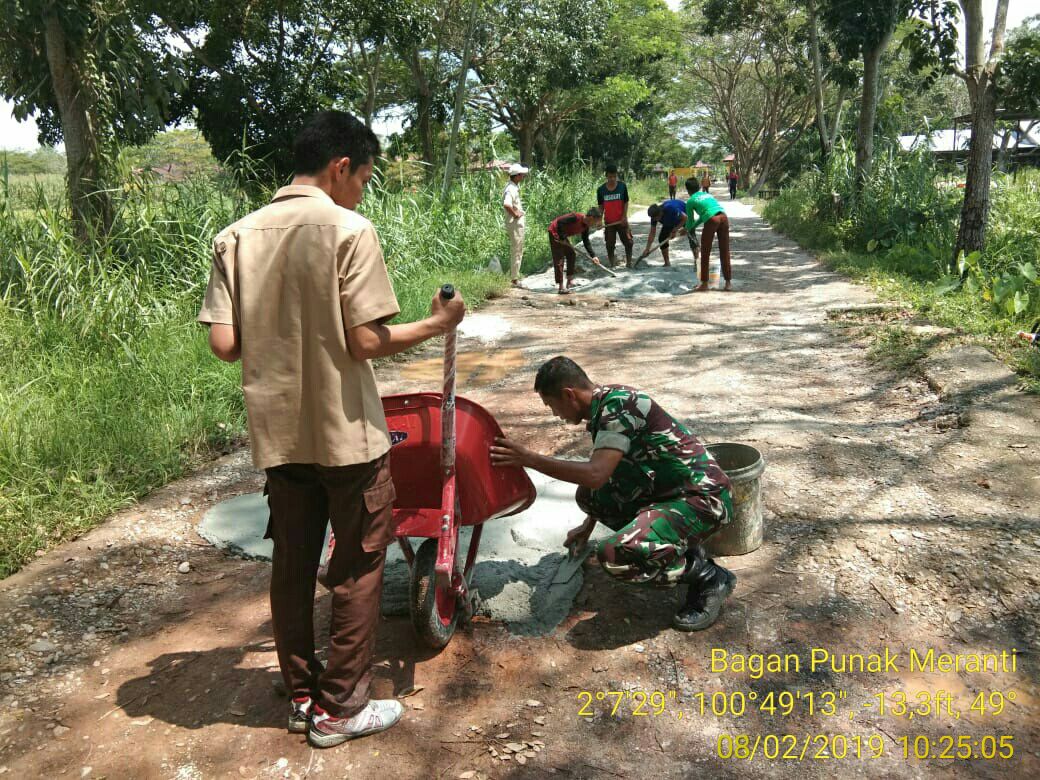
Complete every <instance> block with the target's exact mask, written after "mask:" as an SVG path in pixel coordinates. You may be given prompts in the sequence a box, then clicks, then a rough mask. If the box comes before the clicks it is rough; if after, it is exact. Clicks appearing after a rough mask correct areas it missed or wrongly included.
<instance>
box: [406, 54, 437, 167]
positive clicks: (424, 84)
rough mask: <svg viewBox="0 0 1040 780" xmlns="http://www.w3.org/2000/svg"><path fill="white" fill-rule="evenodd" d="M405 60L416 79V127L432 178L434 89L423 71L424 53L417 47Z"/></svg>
mask: <svg viewBox="0 0 1040 780" xmlns="http://www.w3.org/2000/svg"><path fill="white" fill-rule="evenodd" d="M405 61H406V62H407V63H408V68H409V70H411V72H412V79H413V80H414V81H415V112H416V114H417V117H416V128H417V129H418V131H419V144H420V146H422V155H423V162H425V163H426V178H427V179H428V180H429V179H432V178H433V173H434V170H435V168H436V163H437V159H436V151H435V149H434V145H433V121H432V116H431V114H432V112H433V90H432V88H431V87H430V80H429V79H428V78H426V73H424V72H423V66H422V55H421V54H420V53H419V51H418V50H417V49H410V50H408V52H407V56H406V58H405Z"/></svg>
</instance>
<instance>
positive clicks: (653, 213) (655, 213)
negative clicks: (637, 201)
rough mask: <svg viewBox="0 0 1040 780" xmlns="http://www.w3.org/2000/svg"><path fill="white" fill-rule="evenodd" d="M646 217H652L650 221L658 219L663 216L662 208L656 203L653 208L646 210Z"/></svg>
mask: <svg viewBox="0 0 1040 780" xmlns="http://www.w3.org/2000/svg"><path fill="white" fill-rule="evenodd" d="M646 215H647V216H648V217H650V219H657V218H658V217H659V216H661V207H660V206H659V205H658V204H656V203H654V204H653V205H652V206H650V208H648V209H647V210H646Z"/></svg>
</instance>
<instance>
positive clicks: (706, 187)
mask: <svg viewBox="0 0 1040 780" xmlns="http://www.w3.org/2000/svg"><path fill="white" fill-rule="evenodd" d="M710 191H711V175H710V174H709V173H708V172H707V171H705V172H704V175H703V176H701V192H710Z"/></svg>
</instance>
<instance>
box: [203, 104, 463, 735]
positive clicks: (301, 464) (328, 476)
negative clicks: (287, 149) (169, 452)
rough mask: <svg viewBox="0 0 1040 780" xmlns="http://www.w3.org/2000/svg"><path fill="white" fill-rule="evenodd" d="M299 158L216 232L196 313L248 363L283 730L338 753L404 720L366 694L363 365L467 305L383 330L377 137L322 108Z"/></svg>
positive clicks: (300, 138)
mask: <svg viewBox="0 0 1040 780" xmlns="http://www.w3.org/2000/svg"><path fill="white" fill-rule="evenodd" d="M293 150H294V158H295V170H296V175H295V176H294V178H293V180H292V182H291V183H290V184H289V186H287V187H282V188H281V189H280V190H278V192H277V193H276V194H275V196H274V199H273V200H272V202H271V203H270V204H269V205H267V206H264V207H263V208H261V209H259V210H257V211H254V212H253V213H251V214H248V215H246V216H245V217H243V218H242V219H240V220H239V221H238V222H235V223H234V224H233V225H230V226H229V227H227V228H225V229H224V230H223V231H221V232H220V233H219V234H218V235H217V237H216V238H215V239H214V241H213V250H214V251H213V264H212V269H211V273H210V280H209V286H208V288H207V290H206V298H205V302H204V303H203V306H202V311H201V312H200V313H199V317H198V319H199V321H200V322H202V323H206V324H208V325H209V326H210V333H209V342H210V347H211V349H212V350H213V352H214V354H215V355H216V356H217V357H219V358H220V359H221V360H226V361H229V362H233V361H236V360H239V359H241V361H242V390H243V392H244V394H245V401H246V411H247V413H248V418H249V435H250V441H251V445H252V450H253V461H254V463H255V464H256V466H257V467H258V468H262V469H264V470H265V472H266V474H267V491H266V492H267V493H268V503H269V505H270V509H271V519H270V523H269V525H268V534H267V535H268V536H269V537H271V538H272V539H273V540H274V554H273V563H272V571H271V618H272V626H273V631H274V638H275V645H276V647H277V650H278V663H279V666H280V667H281V670H282V676H283V678H284V679H285V684H286V687H287V688H288V690H289V691H290V692H291V694H292V697H293V702H292V707H291V711H290V717H289V729H290V731H296V732H301V733H302V732H308V737H309V740H310V742H311V744H313V745H316V746H318V747H329V746H332V745H336V744H339V743H341V742H344V741H346V740H348V739H351V738H353V737H358V736H363V735H365V734H371V733H375V732H377V731H382V730H384V729H387V728H389V727H390V726H392V725H394V723H396V722H397V721H398V720H399V719H400V717H401V706H400V704H399V703H398V702H397V701H394V700H389V701H377V700H372V699H370V698H369V683H370V679H371V670H370V668H369V665H370V661H371V657H372V651H373V648H374V645H375V629H376V625H377V622H378V619H379V602H380V592H381V590H382V581H383V566H384V563H385V556H386V547H387V546H388V545H389V544H390V542H391V541H392V540H393V538H394V527H393V522H392V507H393V502H394V498H395V494H394V485H393V482H392V481H391V478H390V465H389V450H390V436H389V433H388V432H387V426H386V420H385V418H384V416H383V408H382V403H381V401H380V398H379V392H378V390H377V388H376V382H375V374H374V373H373V371H372V365H371V363H370V362H369V361H370V360H371V359H372V358H377V357H384V356H387V355H393V354H396V353H398V352H402V351H404V350H406V349H408V348H410V347H412V346H414V345H416V344H419V343H420V342H422V341H425V340H427V339H429V338H432V337H434V336H437V335H440V334H442V333H445V332H447V331H448V330H450V329H451V328H453V327H454V326H455V325H457V324H458V323H459V322H460V321H461V320H462V317H463V316H464V313H465V304H464V303H463V301H462V299H461V297H459V296H456V297H455V298H454V299H453V300H451V301H442V300H441V299H440V298H439V296H437V295H434V298H433V302H432V304H431V313H430V316H429V317H427V318H426V319H423V320H420V321H418V322H410V323H403V324H399V325H387V324H386V323H387V321H388V320H390V319H392V318H393V317H394V316H395V315H396V314H398V313H399V312H400V308H399V307H398V305H397V299H396V297H395V295H394V290H393V287H392V285H391V283H390V278H389V275H388V274H387V269H386V264H385V262H384V261H383V254H382V250H381V248H380V245H379V238H378V236H377V235H376V232H375V228H374V227H373V226H372V223H371V222H369V221H368V220H367V219H365V218H364V217H362V216H361V215H359V214H358V213H357V212H356V211H354V210H353V209H355V208H356V207H357V205H358V204H359V203H360V202H361V198H362V196H363V193H364V188H365V185H366V184H367V183H368V180H369V179H370V178H371V177H372V164H373V161H374V158H375V156H376V155H377V154H378V153H379V141H378V140H377V139H376V137H375V135H374V134H373V133H372V132H371V131H370V130H368V129H367V128H365V126H364V125H363V124H362V123H361V122H359V121H358V120H357V119H356V118H355V117H353V116H351V115H350V114H346V113H343V112H340V111H324V112H321V113H319V114H316V115H314V116H313V117H311V118H310V119H309V120H308V121H307V123H306V124H305V125H304V127H303V129H302V130H301V131H300V133H299V134H298V135H297V137H296V139H295V142H294V145H293ZM330 519H331V522H332V527H333V531H334V533H335V535H336V542H337V543H336V549H335V553H334V555H333V558H332V560H331V562H330V564H329V575H328V577H329V585H330V587H331V590H332V620H331V625H330V628H329V656H328V667H327V668H325V669H322V666H321V664H320V663H319V662H318V660H317V658H316V657H315V654H314V626H313V615H312V610H313V603H314V587H315V578H316V575H317V569H318V561H319V558H320V556H321V550H322V541H323V538H324V534H325V525H326V522H327V521H329V520H330Z"/></svg>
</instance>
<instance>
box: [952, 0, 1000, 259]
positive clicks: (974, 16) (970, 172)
mask: <svg viewBox="0 0 1040 780" xmlns="http://www.w3.org/2000/svg"><path fill="white" fill-rule="evenodd" d="M1008 3H1009V0H997V10H996V14H995V18H994V24H993V39H992V42H991V44H990V50H989V57H988V58H986V60H985V61H983V56H984V51H985V39H984V37H983V20H982V3H981V2H980V0H961V10H962V11H963V13H964V28H965V32H966V35H965V45H964V59H965V66H966V67H965V69H964V72H963V73H962V74H961V76H962V78H963V79H964V82H965V83H966V84H967V85H968V99H969V100H970V101H971V144H970V146H969V147H968V164H967V168H966V170H965V173H966V177H965V183H964V204H963V205H962V206H961V224H960V227H959V228H958V230H957V243H956V244H955V245H954V247H953V258H952V266H953V271H954V273H956V270H957V258H958V256H959V255H960V253H961V252H964V253H965V254H970V253H971V252H981V251H982V250H983V249H984V248H985V245H986V218H987V217H988V216H989V183H990V178H991V175H992V171H993V130H994V128H995V127H996V124H997V89H996V87H997V85H996V82H995V79H994V74H995V72H996V69H997V66H998V64H999V63H1000V55H1001V53H1002V52H1003V50H1004V30H1005V27H1006V26H1007V10H1008Z"/></svg>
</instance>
